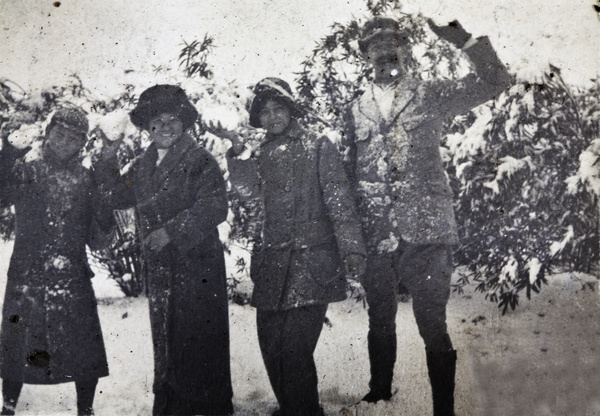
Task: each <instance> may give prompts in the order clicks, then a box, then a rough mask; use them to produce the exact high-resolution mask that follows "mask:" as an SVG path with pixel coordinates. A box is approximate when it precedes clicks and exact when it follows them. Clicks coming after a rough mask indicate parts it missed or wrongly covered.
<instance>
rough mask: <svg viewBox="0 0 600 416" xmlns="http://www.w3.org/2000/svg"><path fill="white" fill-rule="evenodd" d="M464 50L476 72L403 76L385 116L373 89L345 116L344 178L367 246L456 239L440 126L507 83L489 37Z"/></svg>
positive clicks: (388, 246) (385, 249) (387, 248)
mask: <svg viewBox="0 0 600 416" xmlns="http://www.w3.org/2000/svg"><path fill="white" fill-rule="evenodd" d="M465 52H466V53H467V55H468V57H469V58H470V59H471V61H472V63H473V64H474V66H475V69H476V74H469V75H468V76H466V77H464V78H462V79H460V80H426V81H423V80H418V79H404V80H400V82H399V83H398V85H397V87H396V89H395V95H394V101H393V104H392V114H391V117H390V118H389V119H388V120H389V121H387V120H386V119H384V118H383V116H382V114H381V112H380V109H379V107H378V105H377V102H376V101H375V99H374V95H373V90H372V89H367V91H366V92H365V93H364V94H363V95H362V96H361V97H359V98H358V99H357V100H356V102H355V103H354V104H353V105H352V107H351V111H349V112H348V114H347V126H346V131H345V133H346V138H347V139H348V142H349V147H350V151H349V155H350V165H351V167H350V174H349V176H350V177H351V178H352V182H353V183H354V186H355V187H356V190H357V196H358V209H359V212H360V215H361V218H362V222H363V227H364V229H365V234H366V239H367V245H368V248H369V251H370V252H378V253H382V252H389V251H393V250H394V249H395V247H397V245H398V242H399V241H401V240H405V241H407V242H410V243H415V244H456V243H458V233H457V226H456V221H455V218H454V211H453V206H452V191H451V189H450V186H449V184H448V179H447V177H446V174H445V171H444V167H443V164H442V160H441V156H440V136H441V129H442V124H443V122H444V121H445V120H447V119H448V118H449V117H453V116H455V115H458V114H462V113H465V112H467V111H468V110H470V109H471V108H473V107H475V106H477V105H479V104H482V103H484V102H485V101H488V100H490V99H492V98H494V97H495V96H497V95H498V94H500V93H501V92H502V91H503V90H504V89H505V88H506V87H507V86H508V84H509V81H510V77H509V74H508V72H507V71H506V68H505V67H504V66H503V65H502V63H501V62H500V61H499V60H498V58H497V57H496V54H495V52H494V50H493V49H492V47H491V46H490V44H489V41H488V40H487V38H480V39H478V41H477V43H476V44H475V45H473V46H471V47H470V48H467V49H466V50H465Z"/></svg>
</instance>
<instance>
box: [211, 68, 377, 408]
mask: <svg viewBox="0 0 600 416" xmlns="http://www.w3.org/2000/svg"><path fill="white" fill-rule="evenodd" d="M249 112H250V125H251V126H253V127H257V128H262V129H264V130H266V135H265V140H264V142H263V143H262V144H261V146H260V148H259V149H257V150H256V151H255V152H253V153H252V154H251V155H250V157H249V158H247V159H244V157H243V156H244V155H243V153H244V152H245V150H246V146H245V145H244V143H242V142H241V141H240V139H239V138H238V137H237V135H236V134H235V133H233V132H224V131H222V130H221V131H218V130H217V131H215V133H216V134H220V135H221V136H222V137H225V138H228V139H230V140H231V141H232V143H233V146H232V148H231V149H230V150H229V151H228V153H227V163H228V167H229V173H230V180H231V182H232V184H233V185H234V186H235V187H237V188H238V189H240V190H241V191H242V192H241V193H242V194H244V196H246V197H247V198H249V199H254V200H258V201H259V205H262V207H263V209H264V224H263V227H262V236H261V238H260V240H261V241H262V243H261V242H259V241H255V242H254V244H255V246H254V249H253V255H252V259H251V266H250V267H251V270H250V277H251V278H252V280H253V282H254V291H253V294H252V305H253V306H255V307H256V308H257V318H256V319H257V330H258V341H259V344H260V349H261V352H262V356H263V360H264V363H265V367H266V369H267V374H268V376H269V380H270V382H271V386H272V387H273V391H274V393H275V397H276V398H277V402H278V404H279V409H277V410H276V411H275V413H273V414H274V415H279V416H292V415H298V416H316V415H321V414H322V409H321V407H320V405H319V393H318V389H317V385H318V378H317V371H316V368H315V363H314V358H313V353H314V350H315V348H316V345H317V341H318V339H319V336H320V333H321V329H322V327H323V321H324V319H325V313H326V311H327V305H328V303H329V302H336V301H340V300H343V299H344V298H345V297H346V275H350V274H352V275H354V276H357V275H358V274H360V273H361V271H362V270H363V269H364V264H365V249H364V247H363V244H362V235H361V230H360V223H359V219H358V217H357V216H356V212H355V208H354V201H353V199H352V197H351V195H350V192H349V189H348V186H347V183H348V181H347V180H346V178H345V175H344V169H343V167H342V162H341V158H340V156H339V154H338V151H337V149H336V148H335V146H334V144H333V143H332V142H331V141H330V140H329V139H328V138H327V137H325V136H321V135H319V134H317V133H316V132H315V131H313V130H312V129H310V128H305V127H303V126H301V124H300V121H299V118H300V117H301V116H302V115H303V112H302V110H301V109H300V108H299V107H298V105H297V104H296V101H295V100H294V97H293V95H292V92H291V89H290V87H289V85H288V84H287V83H286V82H285V81H283V80H281V79H279V78H265V79H263V80H262V81H260V82H259V83H258V84H257V85H256V86H255V88H254V99H253V101H252V105H251V106H250V110H249ZM248 153H249V151H248ZM240 156H241V157H240Z"/></svg>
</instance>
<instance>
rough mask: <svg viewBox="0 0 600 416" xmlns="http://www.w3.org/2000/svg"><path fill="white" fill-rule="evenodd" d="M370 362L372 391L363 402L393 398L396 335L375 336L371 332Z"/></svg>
mask: <svg viewBox="0 0 600 416" xmlns="http://www.w3.org/2000/svg"><path fill="white" fill-rule="evenodd" d="M367 340H368V343H369V362H370V364H371V381H370V382H369V388H370V391H369V393H367V395H366V396H365V397H363V398H362V401H364V402H369V403H376V402H378V401H379V400H390V398H391V397H392V379H393V378H394V364H395V362H396V348H397V345H396V344H397V341H396V334H385V335H380V334H377V335H375V334H373V331H369V335H368V338H367Z"/></svg>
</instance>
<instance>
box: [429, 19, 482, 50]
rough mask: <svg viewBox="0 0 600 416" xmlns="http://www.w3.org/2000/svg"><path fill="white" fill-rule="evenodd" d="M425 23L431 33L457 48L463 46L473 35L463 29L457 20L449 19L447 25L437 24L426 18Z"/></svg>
mask: <svg viewBox="0 0 600 416" xmlns="http://www.w3.org/2000/svg"><path fill="white" fill-rule="evenodd" d="M427 24H428V25H429V27H430V28H431V30H432V31H433V33H435V34H436V35H438V36H439V37H440V38H442V39H445V40H447V41H448V42H450V43H452V44H453V45H454V46H456V47H457V48H459V49H460V48H462V47H463V46H465V43H467V42H468V41H469V39H471V37H472V36H473V35H471V34H470V33H469V32H467V31H466V30H465V29H463V27H462V26H461V24H460V23H458V20H453V21H451V22H450V23H449V24H448V26H438V25H436V24H435V23H434V22H433V20H431V19H427Z"/></svg>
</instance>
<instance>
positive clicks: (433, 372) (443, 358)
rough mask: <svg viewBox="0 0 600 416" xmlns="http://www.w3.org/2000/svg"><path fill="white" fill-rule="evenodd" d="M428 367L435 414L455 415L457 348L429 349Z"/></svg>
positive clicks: (440, 415) (441, 415)
mask: <svg viewBox="0 0 600 416" xmlns="http://www.w3.org/2000/svg"><path fill="white" fill-rule="evenodd" d="M427 369H428V371H429V381H430V382H431V396H432V397H433V415H434V416H454V384H455V382H454V377H455V374H456V350H450V351H447V352H438V351H427Z"/></svg>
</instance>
